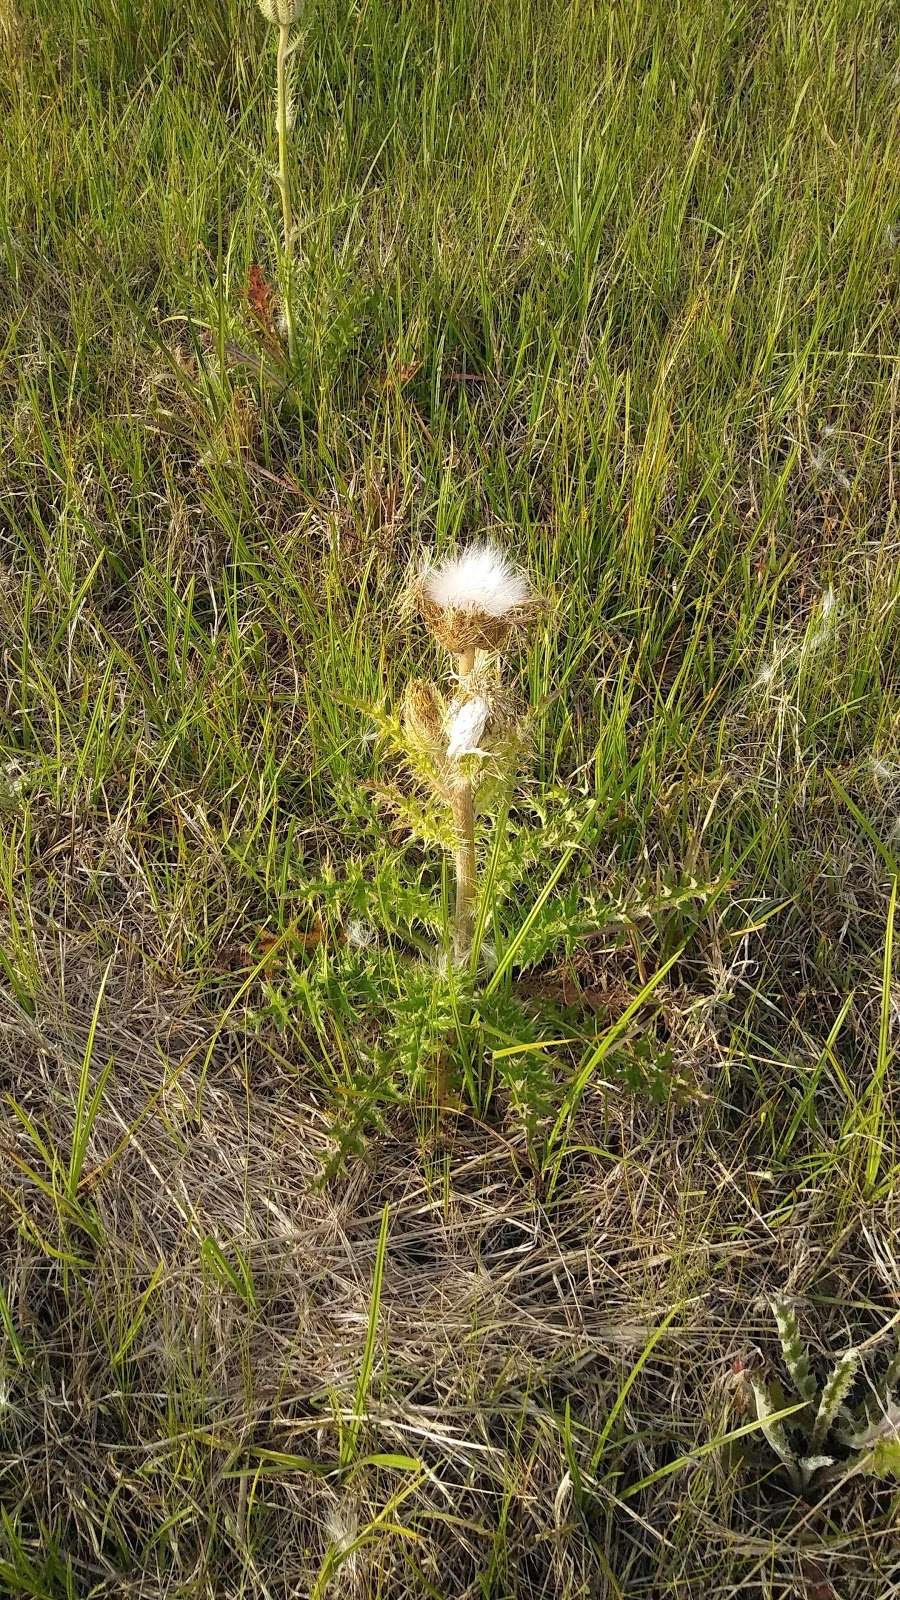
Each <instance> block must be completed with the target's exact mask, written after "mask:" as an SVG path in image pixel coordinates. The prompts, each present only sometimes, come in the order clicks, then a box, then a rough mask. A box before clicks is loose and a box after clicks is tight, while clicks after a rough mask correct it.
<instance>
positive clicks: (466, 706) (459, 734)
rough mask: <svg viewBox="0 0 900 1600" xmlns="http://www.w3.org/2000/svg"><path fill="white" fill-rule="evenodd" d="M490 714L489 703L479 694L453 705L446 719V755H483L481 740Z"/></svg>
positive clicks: (456, 756)
mask: <svg viewBox="0 0 900 1600" xmlns="http://www.w3.org/2000/svg"><path fill="white" fill-rule="evenodd" d="M490 714H491V707H490V703H489V702H488V701H487V700H486V699H485V698H484V696H483V695H480V694H476V695H473V697H472V699H471V700H464V701H463V702H462V703H461V704H460V705H457V706H455V707H454V709H453V710H452V711H451V713H450V715H449V717H448V719H447V754H448V756H451V757H455V758H458V757H459V756H478V755H483V754H484V751H483V750H482V749H481V748H480V746H481V740H482V739H483V737H484V731H485V729H486V727H487V724H488V718H489V717H490Z"/></svg>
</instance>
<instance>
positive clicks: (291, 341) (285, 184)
mask: <svg viewBox="0 0 900 1600" xmlns="http://www.w3.org/2000/svg"><path fill="white" fill-rule="evenodd" d="M290 32H291V28H290V23H285V22H280V23H279V24H278V56H277V59H276V66H275V73H276V87H277V101H278V110H277V116H278V187H279V189H280V190H281V218H282V223H283V226H284V266H285V288H284V317H285V322H286V323H287V340H288V355H289V356H290V358H291V360H292V361H293V359H294V355H295V338H294V308H293V305H292V290H293V271H292V267H293V239H294V214H293V209H292V207H291V179H290V173H289V171H288V102H287V72H286V67H285V63H286V61H287V52H288V41H289V39H290Z"/></svg>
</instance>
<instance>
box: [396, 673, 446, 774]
mask: <svg viewBox="0 0 900 1600" xmlns="http://www.w3.org/2000/svg"><path fill="white" fill-rule="evenodd" d="M445 715H446V709H445V706H444V702H443V699H442V697H441V695H440V694H439V692H438V690H437V689H436V688H435V686H434V684H433V683H427V682H426V681H425V680H424V679H423V678H413V680H412V682H411V683H410V684H409V686H408V688H407V690H406V698H405V700H404V702H403V731H404V733H405V734H406V737H407V739H408V740H409V742H410V744H411V745H413V746H414V747H415V748H416V749H418V750H423V751H426V752H427V753H428V754H429V755H433V756H436V755H437V754H438V753H439V752H440V750H441V748H442V745H443V738H444V720H445Z"/></svg>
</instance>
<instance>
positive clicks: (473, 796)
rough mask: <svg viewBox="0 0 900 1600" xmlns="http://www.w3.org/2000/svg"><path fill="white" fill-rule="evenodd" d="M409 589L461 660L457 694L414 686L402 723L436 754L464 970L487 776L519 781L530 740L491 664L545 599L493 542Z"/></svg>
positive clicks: (456, 938) (456, 952)
mask: <svg viewBox="0 0 900 1600" xmlns="http://www.w3.org/2000/svg"><path fill="white" fill-rule="evenodd" d="M412 587H413V599H414V601H415V604H416V606H417V608H418V610H419V612H420V613H421V615H422V617H423V619H424V621H425V622H426V624H427V626H428V627H429V629H430V631H431V632H432V634H433V635H434V637H435V639H437V641H438V643H439V644H440V645H443V647H444V649H445V650H447V651H449V653H450V655H451V656H452V657H453V658H454V661H455V672H454V680H455V689H454V693H453V695H452V696H451V698H450V699H449V700H447V699H445V697H444V696H443V695H442V694H441V693H440V691H439V690H438V689H437V688H436V687H435V685H434V684H424V683H421V682H417V683H415V684H412V685H410V690H409V692H408V694H407V701H406V709H405V719H404V720H405V726H406V731H407V737H408V738H409V739H410V740H411V741H412V742H415V741H418V747H419V748H420V749H421V748H426V749H427V750H428V752H429V753H430V756H431V759H432V762H433V767H434V772H435V789H436V792H437V793H438V795H439V797H440V798H442V799H443V800H444V801H446V803H447V805H448V806H449V808H450V813H451V816H452V819H453V837H454V849H453V862H454V869H455V877H456V894H455V903H454V910H453V957H454V960H455V961H456V962H457V963H458V964H459V965H464V964H465V963H466V962H467V961H468V960H469V957H470V954H471V950H472V933H473V925H474V912H475V892H476V858H475V811H476V806H477V803H478V800H479V796H480V794H481V793H482V792H483V790H484V788H485V787H486V786H485V779H487V778H489V777H495V778H496V777H499V778H500V779H501V780H503V779H507V780H508V779H509V778H510V777H511V776H512V773H513V771H514V770H515V767H516V764H517V762H518V759H519V756H520V753H521V749H522V744H523V738H522V727H521V721H520V719H518V718H517V717H516V715H515V712H514V710H513V708H512V705H511V701H510V697H509V694H508V693H507V691H506V690H505V689H504V687H503V683H502V680H501V677H500V672H499V666H497V667H495V668H494V669H493V670H492V669H491V667H490V664H489V663H490V661H491V658H496V657H497V656H498V655H499V653H500V652H501V651H502V649H503V647H504V645H505V644H506V643H507V641H508V639H509V637H510V635H511V634H512V633H513V632H514V631H516V630H518V629H520V628H522V627H524V626H526V625H527V624H528V623H529V622H531V621H532V620H533V618H534V617H535V615H536V614H537V611H538V610H539V604H540V603H539V600H538V597H537V595H536V594H535V592H534V590H533V588H532V586H531V582H530V580H529V579H528V577H527V576H526V575H525V573H524V572H522V571H520V570H519V568H517V567H516V566H514V565H513V563H512V562H511V561H510V560H509V558H508V557H507V556H506V555H504V554H503V552H502V551H501V550H498V549H497V547H496V546H495V545H493V544H490V543H487V542H485V543H481V544H474V545H470V546H469V547H468V548H467V549H466V550H464V551H462V553H461V554H460V555H458V556H454V557H450V558H449V559H447V560H445V561H442V562H439V563H434V562H432V561H428V562H426V564H425V566H424V567H423V568H422V569H421V570H420V571H419V572H418V573H417V574H416V577H415V579H414V581H413V586H412Z"/></svg>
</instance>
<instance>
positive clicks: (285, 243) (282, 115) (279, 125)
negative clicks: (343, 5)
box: [259, 0, 300, 361]
mask: <svg viewBox="0 0 900 1600" xmlns="http://www.w3.org/2000/svg"><path fill="white" fill-rule="evenodd" d="M259 9H260V11H261V12H262V14H263V16H264V17H265V19H266V21H267V22H269V23H271V24H272V27H273V28H276V29H277V30H278V48H277V51H276V56H275V125H276V133H277V136H278V171H277V173H276V177H275V181H276V183H277V184H278V188H279V191H280V193H281V221H282V248H283V280H284V319H285V326H286V330H287V342H288V356H289V358H290V360H291V361H293V360H294V355H295V351H296V336H295V333H294V312H293V306H292V296H291V279H292V266H293V248H294V212H293V206H292V203H291V175H290V169H289V166H288V133H289V132H290V128H291V122H292V119H293V111H292V105H291V98H290V93H289V90H288V81H287V76H288V74H287V63H288V56H289V55H290V52H291V50H292V48H293V46H292V44H291V28H292V27H293V25H294V23H295V22H296V20H297V17H298V16H299V14H300V0H259Z"/></svg>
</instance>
